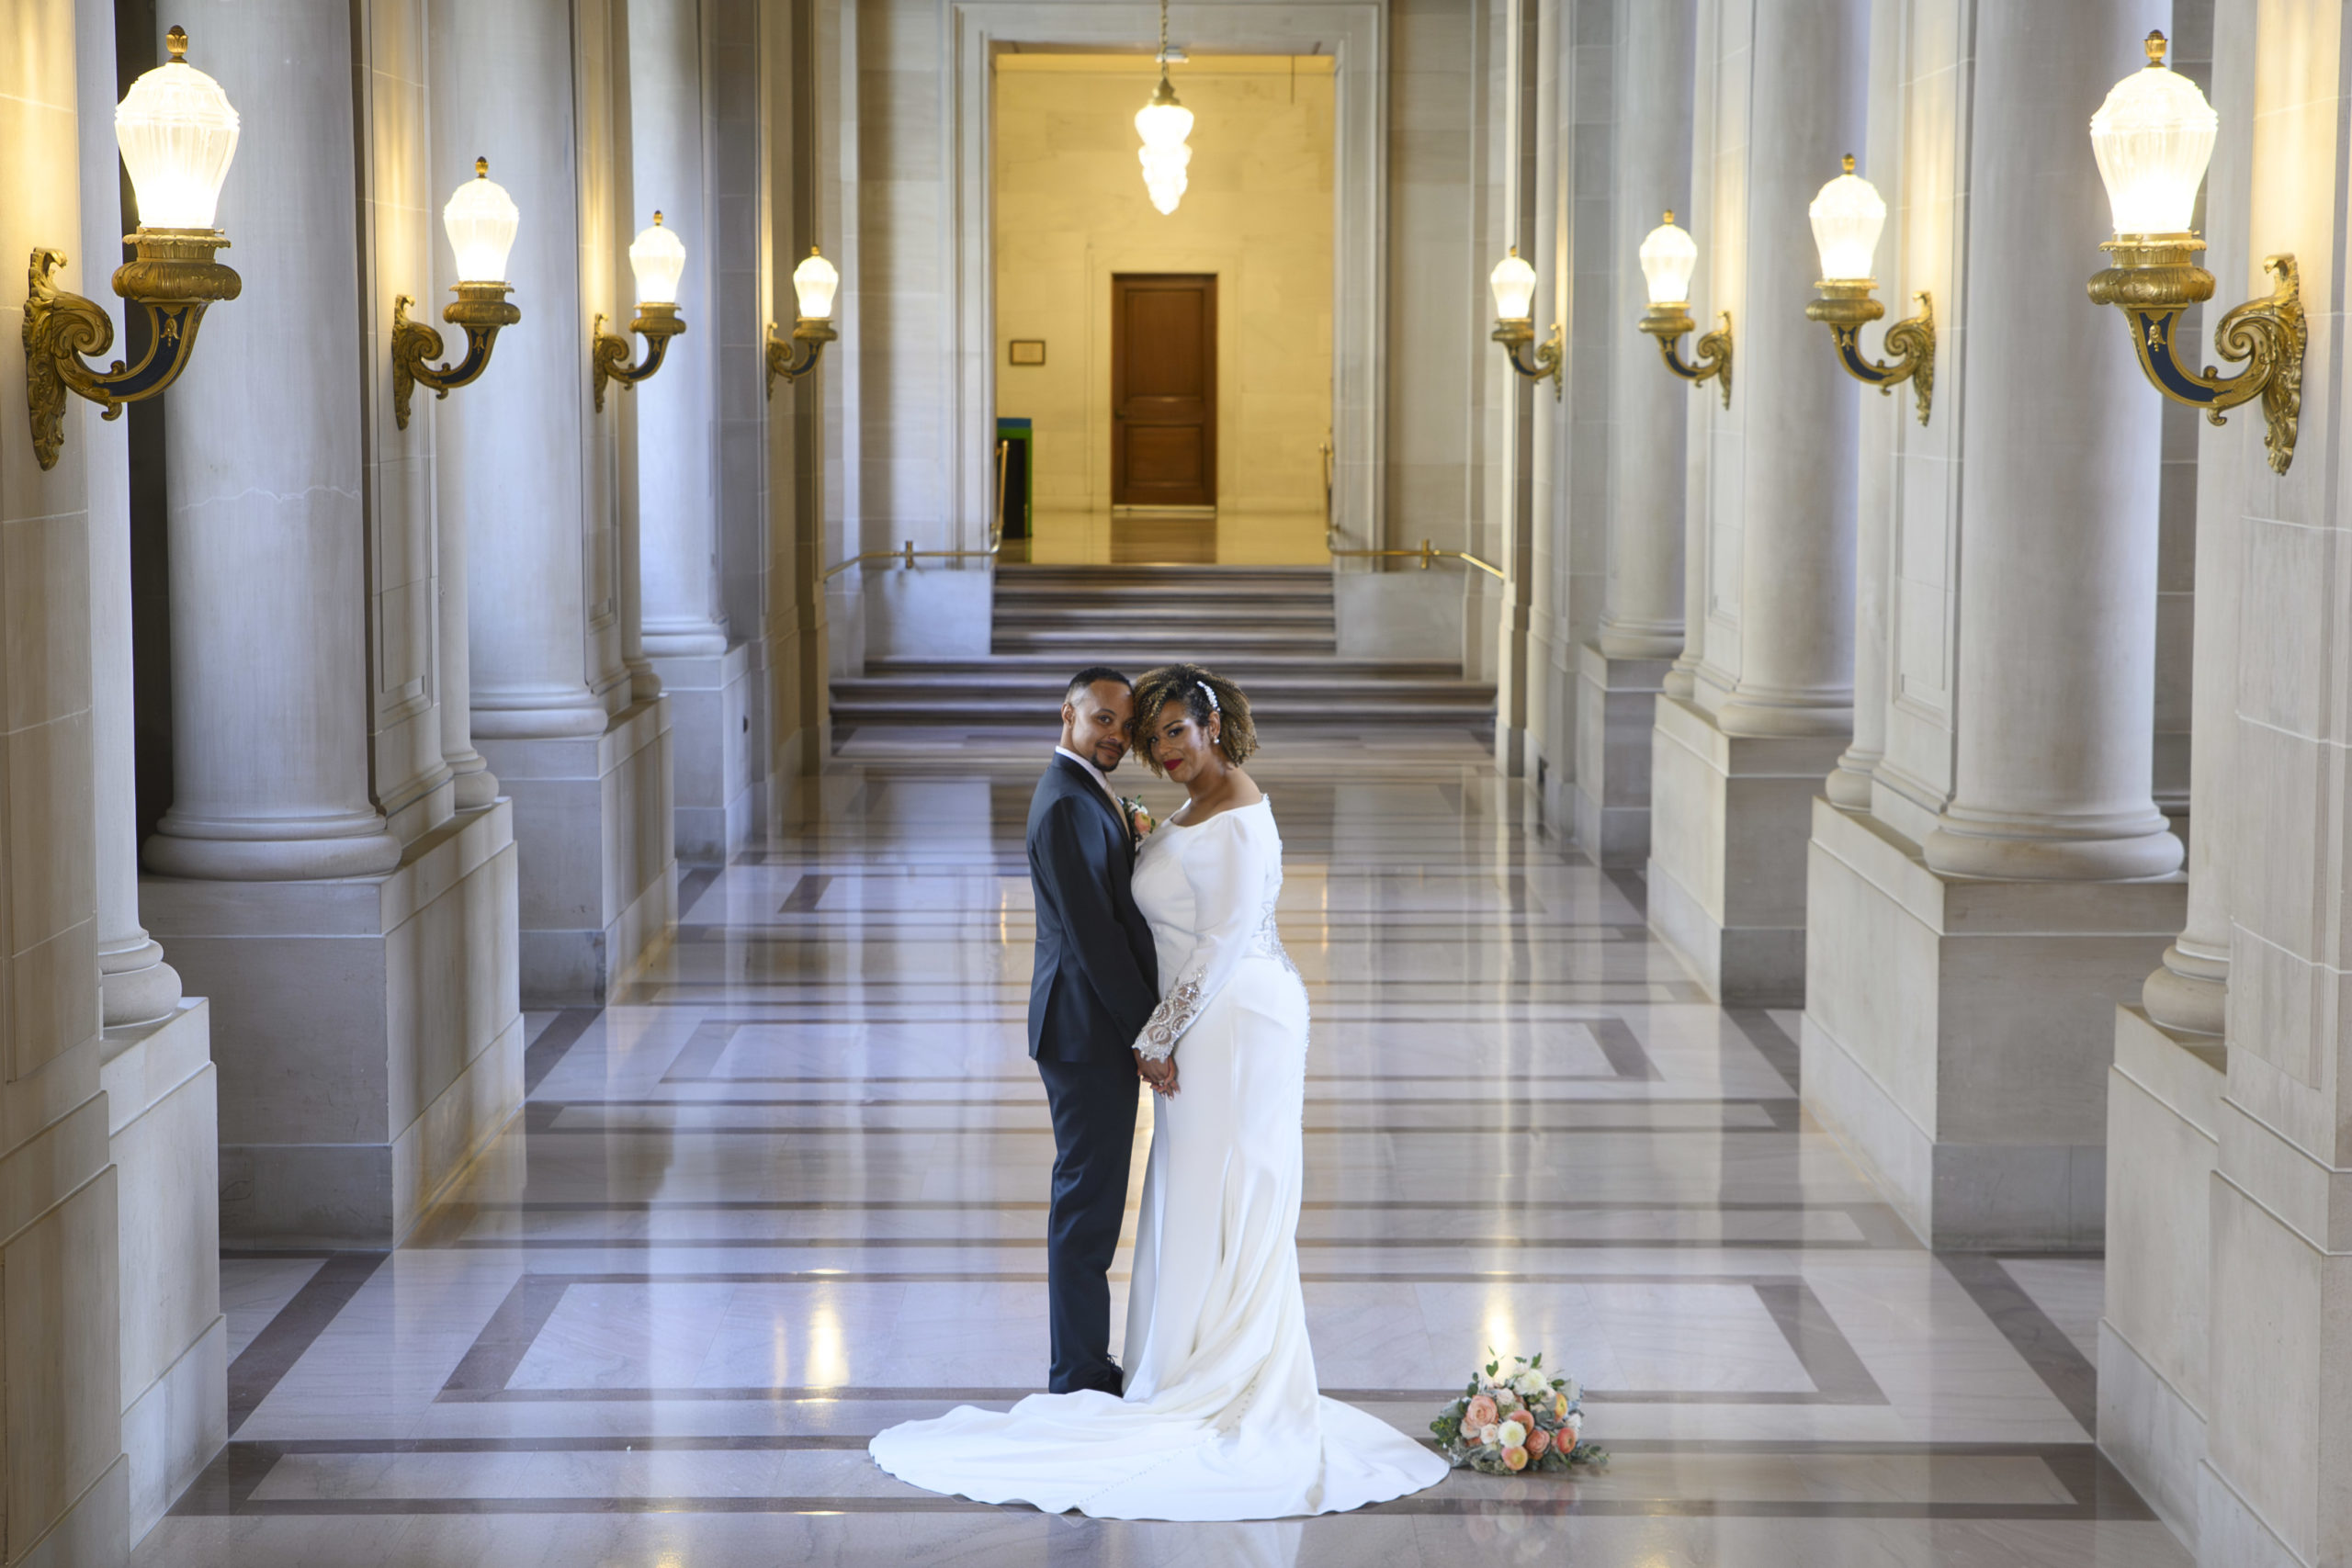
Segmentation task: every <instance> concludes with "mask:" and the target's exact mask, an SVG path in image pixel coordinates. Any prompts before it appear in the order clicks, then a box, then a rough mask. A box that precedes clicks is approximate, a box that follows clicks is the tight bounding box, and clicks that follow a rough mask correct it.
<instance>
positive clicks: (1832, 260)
mask: <svg viewBox="0 0 2352 1568" xmlns="http://www.w3.org/2000/svg"><path fill="white" fill-rule="evenodd" d="M1806 216H1807V217H1808V218H1810V219H1811V220H1812V221H1813V243H1814V247H1815V249H1816V250H1818V251H1819V252H1820V253H1821V281H1820V282H1818V283H1816V284H1815V285H1814V287H1815V288H1817V289H1819V290H1820V291H1821V298H1820V299H1815V301H1813V303H1811V304H1809V305H1807V306H1806V307H1805V308H1804V313H1805V318H1806V320H1808V321H1819V322H1821V323H1822V324H1823V325H1825V326H1826V327H1827V328H1828V329H1829V335H1830V336H1831V338H1832V339H1834V340H1835V341H1836V343H1837V345H1838V364H1840V365H1842V366H1844V367H1846V374H1847V375H1849V376H1851V377H1852V378H1854V379H1855V380H1857V381H1860V383H1862V385H1864V386H1866V387H1876V388H1877V389H1879V395H1880V396H1881V397H1886V396H1890V395H1892V394H1893V392H1894V389H1895V388H1896V387H1898V386H1900V385H1902V384H1903V383H1904V382H1905V381H1908V382H1910V383H1911V394H1912V397H1913V398H1914V399H1915V400H1917V403H1918V405H1919V423H1921V424H1925V423H1928V410H1929V409H1930V408H1932V407H1933V406H1934V403H1935V397H1936V302H1935V300H1934V299H1931V298H1930V297H1929V296H1928V292H1927V291H1926V290H1925V289H1922V290H1920V292H1919V294H1918V296H1917V299H1918V301H1919V313H1918V314H1917V315H1916V316H1913V317H1910V318H1908V319H1907V320H1905V321H1897V322H1895V323H1894V325H1893V326H1891V327H1889V328H1887V329H1886V350H1887V352H1888V353H1889V354H1896V355H1902V357H1901V358H1899V359H1897V360H1896V361H1895V362H1894V364H1892V365H1889V364H1886V363H1884V362H1883V361H1882V360H1875V359H1866V358H1864V357H1863V356H1862V348H1861V343H1860V334H1861V330H1862V327H1863V324H1864V323H1865V322H1869V321H1877V320H1878V319H1879V318H1880V317H1881V316H1883V315H1885V314H1886V307H1885V306H1883V305H1882V304H1880V303H1879V302H1878V297H1877V290H1878V280H1877V279H1876V278H1874V277H1872V276H1871V264H1872V262H1873V261H1875V260H1876V258H1877V255H1878V237H1879V234H1880V232H1881V231H1883V229H1884V228H1885V227H1886V202H1885V200H1884V199H1883V197H1880V195H1879V194H1878V189H1877V187H1876V186H1872V185H1871V182H1870V181H1868V180H1866V179H1863V178H1862V177H1861V176H1860V175H1857V174H1855V173H1854V155H1853V154H1852V153H1851V152H1849V153H1847V154H1846V172H1845V173H1843V174H1841V175H1838V177H1837V178H1836V179H1834V180H1831V181H1830V182H1829V183H1828V184H1827V185H1826V186H1822V187H1821V190H1820V193H1819V194H1818V195H1816V196H1815V197H1814V198H1813V205H1812V206H1811V207H1810V208H1808V209H1806Z"/></svg>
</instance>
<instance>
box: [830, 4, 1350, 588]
mask: <svg viewBox="0 0 2352 1568" xmlns="http://www.w3.org/2000/svg"><path fill="white" fill-rule="evenodd" d="M947 5H948V10H949V12H950V14H951V17H952V21H951V27H952V29H953V39H952V44H951V47H950V48H949V49H948V50H947V51H945V52H946V56H947V57H946V59H944V61H943V62H941V65H940V72H941V74H942V76H943V77H944V86H945V88H946V91H947V93H948V96H949V97H950V100H951V107H950V112H949V113H948V115H947V116H946V117H945V120H946V123H945V124H944V126H943V127H942V132H943V134H942V140H943V141H944V142H945V144H946V145H945V148H944V151H945V152H946V154H947V157H948V164H949V169H950V171H951V172H950V177H949V180H948V194H947V209H948V210H947V211H946V212H945V213H944V215H943V216H944V217H945V218H946V219H947V222H946V224H945V230H946V238H947V242H948V247H949V255H948V261H947V265H948V269H949V276H950V278H951V288H950V292H949V296H948V323H947V335H948V339H949V341H950V342H951V343H952V344H954V347H955V367H954V369H953V371H952V372H951V374H950V377H949V381H950V385H949V387H948V389H947V402H948V408H947V411H946V412H947V431H946V440H947V445H948V449H949V456H948V459H947V460H948V462H949V463H950V464H951V465H952V473H951V475H950V476H949V478H950V483H949V492H950V496H949V499H950V504H951V507H952V515H951V516H950V517H949V518H948V519H946V521H945V526H944V532H945V533H946V534H947V535H948V536H949V538H948V540H947V541H946V543H948V545H949V546H950V547H954V548H959V549H968V548H973V547H978V546H985V544H986V542H987V536H988V525H989V516H990V514H991V512H992V508H993V500H994V492H993V485H992V476H993V468H992V465H993V461H994V455H993V448H994V443H993V442H992V440H991V439H990V438H989V433H990V432H991V431H993V430H995V429H996V355H997V341H996V270H995V254H996V246H995V219H996V206H995V184H994V177H993V175H994V168H995V150H994V146H993V138H994V126H995V115H996V102H995V91H996V73H995V71H994V69H993V66H992V62H991V57H992V56H993V54H994V51H995V48H996V45H997V44H998V43H999V42H1019V43H1022V44H1024V45H1031V44H1042V45H1064V46H1069V47H1073V48H1085V49H1098V50H1101V51H1103V52H1105V53H1117V52H1121V51H1133V50H1134V49H1135V47H1136V39H1143V38H1148V37H1149V36H1151V34H1152V31H1153V29H1154V28H1157V27H1158V25H1159V11H1158V9H1157V8H1156V7H1154V6H1147V5H1141V4H1136V3H1133V0H1084V3H1080V4H1041V3H1038V0H978V3H976V4H962V3H959V0H947ZM1188 15H1189V16H1190V17H1192V18H1193V19H1192V20H1191V21H1188V22H1187V24H1186V26H1187V28H1188V36H1187V39H1186V41H1187V43H1188V44H1189V45H1190V46H1191V47H1192V48H1193V49H1196V50H1209V51H1224V52H1229V53H1238V54H1314V53H1318V52H1328V53H1329V54H1331V55H1332V56H1333V57H1334V59H1335V61H1336V69H1335V70H1334V73H1333V76H1334V82H1333V104H1332V118H1333V124H1332V128H1331V155H1332V170H1331V200H1332V205H1333V210H1332V223H1331V272H1332V276H1331V431H1332V440H1333V442H1334V444H1335V445H1336V446H1338V448H1339V451H1338V455H1337V457H1336V459H1335V461H1334V464H1333V474H1332V498H1331V500H1332V507H1333V517H1334V520H1335V521H1336V522H1337V524H1338V525H1339V527H1340V530H1341V531H1342V532H1343V533H1344V534H1346V535H1348V536H1351V537H1352V538H1355V539H1369V540H1378V539H1381V538H1383V537H1385V535H1384V533H1383V531H1382V528H1383V510H1384V508H1383V497H1382V489H1383V487H1382V485H1381V484H1380V482H1379V481H1380V475H1381V474H1382V472H1383V471H1384V469H1385V461H1386V445H1387V443H1386V431H1387V418H1386V414H1387V403H1388V348H1387V341H1386V336H1385V332H1384V329H1383V323H1384V322H1385V319H1386V309H1387V305H1386V300H1387V288H1388V261H1387V258H1388V205H1387V186H1388V95H1387V91H1386V87H1385V73H1386V70H1387V60H1388V27H1387V7H1386V6H1385V4H1383V3H1382V0H1292V3H1290V4H1286V5H1283V6H1237V5H1213V6H1204V7H1201V8H1200V9H1198V10H1196V11H1194V12H1192V13H1188ZM849 155H850V154H849V153H847V152H844V154H843V156H844V157H847V156H849ZM1163 270H1164V269H1163ZM1199 270H1202V271H1207V270H1211V269H1209V268H1206V267H1204V268H1201V269H1199ZM1216 270H1218V271H1219V272H1220V273H1222V271H1223V269H1222V268H1219V269H1216ZM1348 564H1350V565H1351V566H1355V565H1363V564H1366V563H1357V562H1351V563H1348Z"/></svg>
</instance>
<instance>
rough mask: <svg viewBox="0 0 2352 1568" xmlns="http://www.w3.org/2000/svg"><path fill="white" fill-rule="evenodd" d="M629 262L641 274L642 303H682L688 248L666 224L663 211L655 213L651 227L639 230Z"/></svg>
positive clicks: (630, 267) (639, 292)
mask: <svg viewBox="0 0 2352 1568" xmlns="http://www.w3.org/2000/svg"><path fill="white" fill-rule="evenodd" d="M628 265H629V270H630V271H631V272H634V273H635V274H637V298H638V302H639V304H644V305H674V304H676V303H677V302H678V279H679V278H680V277H682V276H684V275H685V270H686V247H685V245H684V243H683V242H682V241H680V240H679V238H678V236H677V235H676V234H674V233H673V232H671V231H669V230H667V229H665V228H663V227H662V215H661V214H660V213H658V212H657V213H655V214H654V215H653V221H652V223H651V224H650V226H648V227H646V228H643V229H640V230H639V231H638V233H637V243H635V244H633V245H631V246H629V248H628Z"/></svg>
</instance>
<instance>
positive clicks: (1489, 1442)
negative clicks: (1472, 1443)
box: [1478, 1422, 1502, 1449]
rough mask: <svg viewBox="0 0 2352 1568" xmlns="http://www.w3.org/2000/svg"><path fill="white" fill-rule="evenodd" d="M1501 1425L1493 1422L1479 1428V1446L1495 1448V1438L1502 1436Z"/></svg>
mask: <svg viewBox="0 0 2352 1568" xmlns="http://www.w3.org/2000/svg"><path fill="white" fill-rule="evenodd" d="M1501 1434H1502V1428H1501V1427H1498V1426H1496V1425H1494V1424H1493V1423H1492V1422H1489V1423H1487V1425H1486V1426H1484V1427H1479V1428H1478V1446H1479V1447H1480V1448H1486V1449H1491V1448H1493V1447H1494V1446H1495V1439H1496V1438H1498V1437H1499V1436H1501Z"/></svg>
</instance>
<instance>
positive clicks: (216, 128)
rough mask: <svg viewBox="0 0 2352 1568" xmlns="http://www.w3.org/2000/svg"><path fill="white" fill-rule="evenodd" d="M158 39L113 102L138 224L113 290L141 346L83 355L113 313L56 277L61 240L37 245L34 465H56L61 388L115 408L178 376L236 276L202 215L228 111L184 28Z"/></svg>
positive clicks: (215, 196)
mask: <svg viewBox="0 0 2352 1568" xmlns="http://www.w3.org/2000/svg"><path fill="white" fill-rule="evenodd" d="M164 41H165V44H166V46H167V47H168V48H169V50H170V51H171V59H170V60H169V61H167V62H164V64H162V65H159V66H157V67H156V68H155V69H154V70H153V71H150V72H148V73H145V74H144V75H142V76H141V77H140V78H139V80H137V81H136V82H133V83H132V84H131V85H130V91H129V92H128V93H125V94H124V95H123V97H122V102H121V103H120V104H119V105H117V106H116V107H115V111H114V134H115V141H116V144H117V145H118V146H119V147H120V148H121V150H122V162H123V165H124V167H126V168H127V169H129V170H130V184H131V189H132V191H133V192H134V194H135V195H136V197H137V200H138V206H139V228H138V230H137V231H135V232H133V233H131V234H130V235H128V236H126V238H127V239H128V240H129V241H130V243H131V245H132V246H133V247H134V252H133V254H132V258H131V259H130V261H128V262H126V263H124V264H123V265H121V266H119V267H118V268H116V269H115V275H114V291H115V293H116V294H118V295H119V296H120V297H121V298H122V299H125V300H127V301H128V302H130V304H133V305H137V306H138V307H140V309H141V310H143V311H144V312H145V313H146V317H147V352H146V354H145V355H143V356H142V357H141V359H140V361H139V363H138V364H136V365H128V364H126V363H125V362H124V361H122V360H119V359H118V360H116V361H115V362H114V365H113V366H112V367H111V368H109V369H106V370H100V369H98V368H96V367H95V366H92V365H90V364H88V363H87V362H86V361H85V360H84V359H83V357H82V356H83V355H85V354H104V353H105V352H106V351H107V349H108V348H109V347H111V346H112V345H113V344H114V323H113V321H110V320H108V319H107V313H106V311H105V310H103V309H102V308H100V307H99V305H98V304H97V302H96V301H95V300H92V299H85V298H84V297H83V296H81V295H79V294H75V293H72V292H70V291H69V290H66V289H62V288H58V287H57V284H56V281H55V277H56V273H57V270H58V268H60V267H62V266H63V265H66V256H65V253H64V252H62V251H59V250H53V249H51V247H49V246H47V245H36V246H34V247H33V253H32V262H31V265H29V266H28V267H27V268H26V277H25V282H26V297H25V321H24V333H23V337H24V345H25V403H26V411H27V412H28V414H29V416H30V419H31V424H32V439H33V457H34V458H35V460H37V461H38V462H39V463H40V466H41V467H42V468H55V467H56V466H57V457H58V453H59V452H60V451H61V450H62V448H63V446H64V445H65V397H66V394H67V393H69V392H71V393H74V394H75V395H76V396H79V397H84V398H87V399H89V400H90V401H92V402H94V403H97V404H99V405H101V406H102V407H103V408H105V410H106V416H105V417H107V419H115V418H119V416H120V415H121V413H122V406H123V404H125V403H132V402H137V401H139V400H141V399H143V398H152V397H153V396H155V395H156V394H157V393H159V392H161V391H162V390H163V389H164V388H166V387H168V386H170V385H171V384H172V383H173V382H174V381H176V380H178V379H179V376H180V372H181V371H183V370H185V369H187V361H188V355H191V354H193V353H194V352H195V350H196V333H197V329H198V327H199V326H201V325H202V324H203V322H204V312H205V310H206V309H207V308H208V307H209V306H212V305H216V304H219V303H220V301H222V300H224V299H235V298H236V297H237V296H238V294H239V293H240V292H241V291H242V290H243V288H244V282H243V279H241V278H240V277H238V276H237V275H236V273H235V272H233V271H232V270H231V269H230V268H228V267H226V266H224V265H221V264H220V263H219V262H217V261H215V260H214V259H213V256H214V254H216V253H218V252H220V251H222V250H225V249H226V248H228V244H229V237H228V236H227V235H226V234H224V233H222V232H221V231H220V230H219V229H217V228H215V227H213V217H214V214H215V212H216V210H217V209H218V208H219V205H220V187H221V186H222V184H223V183H225V182H226V181H227V179H228V177H229V164H230V162H231V161H232V159H234V158H235V157H236V155H237V130H238V119H237V111H236V108H235V107H233V106H232V104H231V103H230V102H229V96H228V95H227V94H226V93H224V92H222V91H221V90H220V83H218V82H216V81H214V80H213V79H212V78H211V77H209V76H208V75H206V74H205V73H203V72H201V71H198V69H197V68H196V67H194V66H193V65H190V64H189V63H188V62H187V29H185V28H173V29H172V30H171V32H170V33H169V34H168V35H167V36H166V38H165V40H164Z"/></svg>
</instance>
